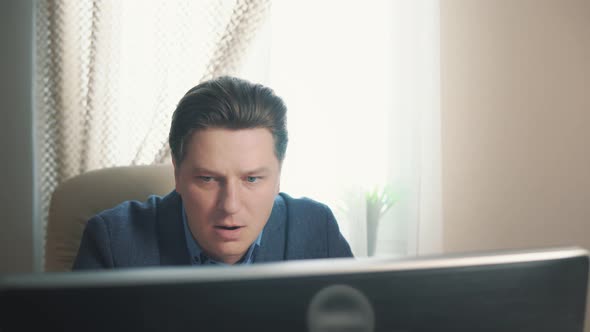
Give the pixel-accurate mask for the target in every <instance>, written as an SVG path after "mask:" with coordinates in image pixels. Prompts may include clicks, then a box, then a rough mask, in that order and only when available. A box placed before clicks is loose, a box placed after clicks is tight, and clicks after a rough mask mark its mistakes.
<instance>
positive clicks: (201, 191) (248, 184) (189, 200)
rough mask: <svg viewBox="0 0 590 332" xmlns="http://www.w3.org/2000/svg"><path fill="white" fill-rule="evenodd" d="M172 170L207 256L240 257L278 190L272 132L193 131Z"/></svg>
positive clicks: (231, 260)
mask: <svg viewBox="0 0 590 332" xmlns="http://www.w3.org/2000/svg"><path fill="white" fill-rule="evenodd" d="M174 169H175V180H176V191H177V192H178V193H179V194H180V196H181V197H182V201H183V204H184V209H185V211H186V215H187V219H188V224H189V228H190V230H191V232H192V234H193V237H194V238H195V239H196V240H197V242H198V243H199V245H200V246H201V248H202V249H203V250H204V251H205V253H207V255H209V256H210V257H211V258H213V259H215V260H218V261H222V262H225V263H228V264H233V263H235V262H237V261H239V260H240V258H242V256H243V255H244V254H245V253H246V251H247V250H248V247H249V246H250V245H251V244H252V243H253V242H254V241H255V240H256V238H257V237H258V234H260V232H261V231H262V228H263V227H264V225H265V224H266V222H267V221H268V217H269V216H270V213H271V211H272V207H273V203H274V199H275V196H276V195H277V194H278V193H279V185H280V164H279V161H278V159H277V157H276V156H275V153H274V140H273V137H272V134H271V132H270V131H269V130H268V129H265V128H255V129H240V130H231V129H222V128H209V129H205V130H200V131H197V132H195V133H194V134H193V135H192V137H191V138H190V140H189V141H188V144H187V145H186V154H185V158H184V160H183V161H182V163H181V164H180V165H176V164H175V165H174Z"/></svg>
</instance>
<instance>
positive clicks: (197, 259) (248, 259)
mask: <svg viewBox="0 0 590 332" xmlns="http://www.w3.org/2000/svg"><path fill="white" fill-rule="evenodd" d="M181 206H182V223H183V224H184V236H185V238H186V245H187V248H188V252H189V255H190V256H191V264H192V265H210V264H212V265H228V264H225V263H223V262H218V261H216V260H214V259H212V258H210V257H209V256H207V255H206V254H205V253H204V252H203V249H201V246H199V243H197V240H195V238H194V237H193V234H192V233H191V230H190V228H189V227H188V222H187V218H186V211H185V210H184V204H182V203H181ZM263 232H264V229H262V231H261V232H260V234H258V237H257V238H256V241H254V243H252V245H250V247H249V248H248V251H246V254H245V255H244V257H242V258H241V259H240V260H239V261H238V262H237V263H236V264H252V262H253V261H254V256H255V255H256V250H257V249H258V247H260V241H261V240H262V233H263Z"/></svg>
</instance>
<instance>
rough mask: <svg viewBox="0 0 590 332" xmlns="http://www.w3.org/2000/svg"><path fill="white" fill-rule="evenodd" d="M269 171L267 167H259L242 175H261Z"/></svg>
mask: <svg viewBox="0 0 590 332" xmlns="http://www.w3.org/2000/svg"><path fill="white" fill-rule="evenodd" d="M269 171H270V170H269V168H268V167H264V166H263V167H259V168H255V169H253V170H251V171H247V172H244V174H261V173H268V172H269Z"/></svg>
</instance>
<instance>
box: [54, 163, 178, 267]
mask: <svg viewBox="0 0 590 332" xmlns="http://www.w3.org/2000/svg"><path fill="white" fill-rule="evenodd" d="M173 189H174V169H173V167H172V165H150V166H128V167H115V168H108V169H101V170H96V171H91V172H88V173H84V174H82V175H79V176H76V177H73V178H71V179H69V180H67V181H65V182H64V183H63V184H61V185H59V186H58V187H57V189H56V190H55V192H54V193H53V195H52V196H51V204H50V207H49V218H48V221H47V229H46V239H45V240H46V242H45V271H69V270H70V269H71V266H72V263H73V261H74V259H75V257H76V253H77V252H78V248H79V247H80V240H81V238H82V232H83V231H84V226H85V225H86V222H87V221H88V220H89V219H90V218H91V217H92V216H94V215H96V214H97V213H99V212H101V211H104V210H106V209H109V208H112V207H115V206H116V205H118V204H119V203H122V202H124V201H128V200H139V201H144V200H146V198H147V197H148V196H149V195H153V194H155V195H165V194H167V193H169V192H170V191H172V190H173Z"/></svg>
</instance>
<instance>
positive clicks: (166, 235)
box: [156, 191, 190, 265]
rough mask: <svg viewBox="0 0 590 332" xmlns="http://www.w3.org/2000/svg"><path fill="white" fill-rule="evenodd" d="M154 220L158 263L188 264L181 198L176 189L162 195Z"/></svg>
mask: <svg viewBox="0 0 590 332" xmlns="http://www.w3.org/2000/svg"><path fill="white" fill-rule="evenodd" d="M156 220H157V229H158V242H159V246H160V265H190V257H189V254H188V249H187V246H186V241H185V237H184V228H183V225H182V214H181V198H180V195H178V193H177V192H176V191H173V192H171V193H170V194H168V195H167V196H166V197H164V199H163V200H162V204H161V205H160V208H159V209H158V211H157V217H156Z"/></svg>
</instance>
